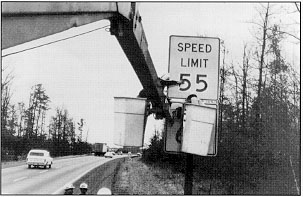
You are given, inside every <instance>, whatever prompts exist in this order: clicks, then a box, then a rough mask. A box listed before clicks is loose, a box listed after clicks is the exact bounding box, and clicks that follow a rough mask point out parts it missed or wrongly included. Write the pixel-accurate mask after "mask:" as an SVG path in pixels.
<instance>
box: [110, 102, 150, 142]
mask: <svg viewBox="0 0 303 197" xmlns="http://www.w3.org/2000/svg"><path fill="white" fill-rule="evenodd" d="M114 108H115V109H114V112H115V115H114V123H115V125H114V144H117V145H120V146H143V140H144V130H145V123H146V99H144V98H128V97H114Z"/></svg>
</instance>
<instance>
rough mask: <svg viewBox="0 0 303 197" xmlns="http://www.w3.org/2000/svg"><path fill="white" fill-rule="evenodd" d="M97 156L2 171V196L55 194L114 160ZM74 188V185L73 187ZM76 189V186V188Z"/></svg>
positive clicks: (57, 160)
mask: <svg viewBox="0 0 303 197" xmlns="http://www.w3.org/2000/svg"><path fill="white" fill-rule="evenodd" d="M118 157H122V156H118V155H115V156H114V157H113V158H104V157H97V156H80V157H72V158H64V159H56V158H54V162H53V165H52V168H50V169H49V168H48V167H47V168H46V169H43V168H31V169H29V168H27V165H26V164H25V162H24V165H21V166H16V167H9V168H4V169H2V173H1V193H2V194H55V193H56V192H58V191H59V190H60V189H63V187H64V186H65V184H67V183H70V182H74V181H76V180H77V179H78V178H80V177H81V176H83V175H84V174H86V173H87V172H88V171H90V170H91V169H93V168H95V167H97V166H99V165H101V164H103V163H105V162H106V161H109V160H111V159H115V158H118ZM75 186H76V185H75ZM76 187H78V186H76Z"/></svg>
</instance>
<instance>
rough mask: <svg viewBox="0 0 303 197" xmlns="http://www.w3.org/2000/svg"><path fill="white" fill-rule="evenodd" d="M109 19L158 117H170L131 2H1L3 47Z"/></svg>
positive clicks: (139, 22)
mask: <svg viewBox="0 0 303 197" xmlns="http://www.w3.org/2000/svg"><path fill="white" fill-rule="evenodd" d="M103 19H108V20H110V22H111V34H112V35H115V37H116V38H117V40H118V42H119V43H120V45H121V47H122V49H123V51H124V53H125V54H126V56H127V58H128V60H129V61H130V63H131V65H132V67H133V69H134V70H135V72H136V74H137V76H138V78H139V80H140V82H141V84H142V86H143V88H144V91H145V92H146V93H147V94H146V95H147V98H148V100H150V101H151V102H152V104H153V107H155V108H157V109H158V110H157V111H158V115H159V116H158V117H170V115H169V113H168V109H167V104H166V103H165V98H166V96H165V95H164V93H163V86H162V85H161V84H160V81H159V78H158V75H157V72H156V70H155V67H154V65H153V62H152V59H151V56H150V54H149V51H148V44H147V39H146V37H145V33H144V29H143V25H142V20H141V16H140V14H139V11H138V10H137V6H136V3H130V2H85V3H84V2H2V29H1V33H2V49H6V48H9V47H13V46H16V45H19V44H22V43H25V42H29V41H32V40H35V39H38V38H42V37H45V36H48V35H52V34H55V33H59V32H62V31H65V30H67V29H70V28H72V27H76V26H81V25H85V24H89V23H92V22H96V21H99V20H103Z"/></svg>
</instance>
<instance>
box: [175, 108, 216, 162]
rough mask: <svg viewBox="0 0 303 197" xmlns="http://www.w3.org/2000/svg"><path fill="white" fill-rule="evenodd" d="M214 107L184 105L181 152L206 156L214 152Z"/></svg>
mask: <svg viewBox="0 0 303 197" xmlns="http://www.w3.org/2000/svg"><path fill="white" fill-rule="evenodd" d="M216 118H217V109H216V107H207V106H201V105H195V104H185V105H184V116H183V139H182V145H181V146H182V148H181V152H185V153H191V154H196V155H200V156H207V155H208V154H209V152H212V151H214V150H212V149H213V147H214V144H215V143H216V141H215V139H216V138H215V136H214V135H215V126H216Z"/></svg>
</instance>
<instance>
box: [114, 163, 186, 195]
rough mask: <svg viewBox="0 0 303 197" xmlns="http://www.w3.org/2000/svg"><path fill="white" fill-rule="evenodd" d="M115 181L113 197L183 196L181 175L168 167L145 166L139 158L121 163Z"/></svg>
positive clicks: (182, 177) (182, 178)
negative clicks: (122, 196)
mask: <svg viewBox="0 0 303 197" xmlns="http://www.w3.org/2000/svg"><path fill="white" fill-rule="evenodd" d="M163 165H165V164H163ZM115 180H116V181H115V183H114V187H113V194H115V195H183V183H184V176H183V174H181V173H175V172H172V171H171V169H170V168H169V166H167V168H166V167H165V166H162V167H160V166H156V165H149V164H145V163H143V162H142V161H141V160H140V158H134V159H132V160H128V161H126V162H125V163H123V164H122V165H121V167H120V169H119V171H118V173H117V175H116V177H115Z"/></svg>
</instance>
